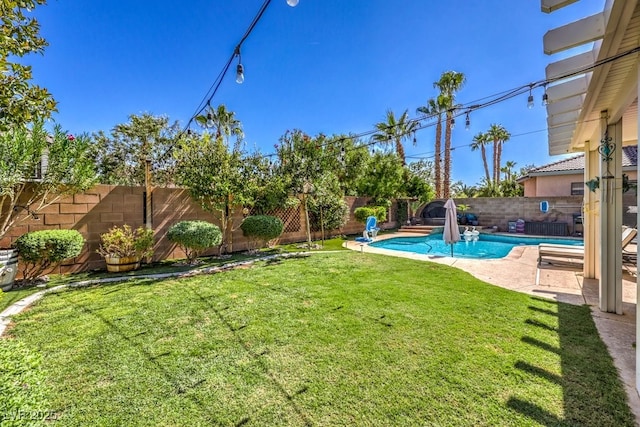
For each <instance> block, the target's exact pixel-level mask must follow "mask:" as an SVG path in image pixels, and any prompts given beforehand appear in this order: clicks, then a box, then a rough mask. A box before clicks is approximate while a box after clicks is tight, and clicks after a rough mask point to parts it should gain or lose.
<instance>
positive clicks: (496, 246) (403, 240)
mask: <svg viewBox="0 0 640 427" xmlns="http://www.w3.org/2000/svg"><path fill="white" fill-rule="evenodd" d="M460 237H461V238H462V236H460ZM539 243H560V244H563V245H574V246H582V245H583V241H582V240H577V239H562V238H544V237H529V236H523V235H519V236H504V235H497V234H481V235H480V236H479V239H478V240H477V241H469V242H467V241H465V240H464V239H462V240H461V241H459V242H458V243H456V244H454V245H453V256H454V257H457V258H479V259H495V258H503V257H505V256H507V254H508V253H509V252H511V249H513V248H514V247H515V246H521V245H537V244H539ZM369 246H374V247H376V248H382V249H391V250H394V251H402V252H414V253H417V254H424V255H436V256H451V245H447V244H445V243H444V241H443V240H442V233H439V234H430V235H428V236H420V237H393V238H390V239H385V240H379V241H377V242H373V243H370V244H369Z"/></svg>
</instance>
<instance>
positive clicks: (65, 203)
mask: <svg viewBox="0 0 640 427" xmlns="http://www.w3.org/2000/svg"><path fill="white" fill-rule="evenodd" d="M144 191H145V189H144V187H126V186H111V185H98V186H96V187H94V188H92V189H91V190H88V191H87V192H85V193H82V194H76V195H74V196H72V197H68V198H65V199H62V200H60V201H59V202H57V203H54V204H52V205H50V206H48V207H46V208H45V209H44V210H42V211H40V212H39V213H38V217H39V219H37V220H34V219H28V220H26V221H24V222H21V223H20V224H19V225H17V226H16V227H14V228H13V229H12V230H11V231H10V232H9V234H8V235H7V236H5V237H4V238H3V239H2V240H0V248H6V247H9V246H10V245H11V243H12V242H14V241H15V240H16V239H17V238H18V237H20V236H21V235H23V234H24V233H27V232H30V231H36V230H45V229H72V230H77V231H79V232H80V233H81V234H82V235H83V236H84V238H85V239H86V244H85V246H84V249H83V251H82V253H81V254H80V255H79V256H78V257H76V258H74V259H72V260H69V261H67V262H65V263H64V264H63V265H62V266H61V267H60V269H59V272H62V273H68V272H76V271H87V270H94V269H105V268H106V267H105V262H104V259H103V258H102V257H101V256H100V255H99V254H97V253H96V249H97V248H98V246H99V245H100V234H102V233H104V232H106V231H108V230H109V228H111V227H113V226H115V225H124V224H128V225H130V226H131V227H133V228H137V227H140V226H144V214H145V212H144ZM345 200H346V202H347V204H348V205H349V212H350V216H349V220H348V222H347V223H346V224H345V226H344V227H343V228H342V229H340V230H331V231H325V235H326V236H335V235H338V234H357V233H361V232H362V230H363V229H364V226H363V225H362V224H360V223H358V222H357V221H356V220H355V219H354V215H353V212H354V210H355V209H356V208H358V207H360V206H364V205H366V204H367V202H368V200H369V199H368V198H360V197H346V198H345ZM236 211H237V214H236V215H235V216H234V229H235V231H233V238H232V240H233V251H234V252H237V251H244V250H247V248H248V247H247V243H248V242H247V239H245V237H244V236H243V235H242V230H240V228H239V225H240V223H241V221H242V218H243V216H242V213H241V212H242V209H241V208H240V209H236ZM390 212H391V214H392V217H390V218H389V221H388V222H387V223H385V224H383V225H382V228H393V227H395V225H396V224H395V222H394V221H395V207H393V206H392V208H391V209H390ZM274 214H276V215H277V216H281V219H283V221H284V222H285V233H283V234H282V236H281V237H280V239H279V242H280V243H293V242H303V241H306V239H307V235H306V231H305V230H306V227H305V218H304V211H303V209H302V208H301V207H298V208H295V209H292V210H288V211H286V212H285V211H283V212H276V213H274ZM183 220H204V221H209V222H212V223H214V224H217V225H219V223H218V221H216V220H215V219H214V217H213V215H211V214H210V213H208V212H205V211H204V210H202V209H201V208H200V206H199V205H198V204H197V203H195V202H193V200H192V199H191V197H190V196H189V193H188V191H187V190H185V189H180V188H155V189H154V190H153V191H152V224H153V230H154V237H155V245H154V255H153V260H154V261H158V260H164V259H176V258H184V253H183V252H182V251H181V250H180V249H179V248H177V247H176V246H175V245H174V244H173V243H172V242H170V241H169V240H168V239H167V238H166V234H167V231H168V229H169V227H171V225H173V224H175V223H176V222H178V221H183ZM312 238H313V239H320V238H321V235H320V233H319V232H315V233H313V232H312ZM216 253H217V249H214V250H211V251H209V252H207V253H205V255H213V254H216Z"/></svg>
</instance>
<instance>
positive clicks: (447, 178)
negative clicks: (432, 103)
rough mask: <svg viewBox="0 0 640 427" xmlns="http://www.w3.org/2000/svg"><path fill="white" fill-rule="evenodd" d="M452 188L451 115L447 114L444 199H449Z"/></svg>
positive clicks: (443, 183)
mask: <svg viewBox="0 0 640 427" xmlns="http://www.w3.org/2000/svg"><path fill="white" fill-rule="evenodd" d="M450 187H451V113H447V123H446V127H445V132H444V179H443V182H442V197H443V198H444V199H448V198H449V191H450Z"/></svg>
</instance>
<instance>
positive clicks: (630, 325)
mask: <svg viewBox="0 0 640 427" xmlns="http://www.w3.org/2000/svg"><path fill="white" fill-rule="evenodd" d="M424 235H425V234H424V233H407V232H402V233H390V234H384V235H380V236H378V238H377V240H382V239H388V238H392V237H409V236H416V237H419V236H424ZM345 247H346V248H348V249H351V250H354V251H360V252H364V253H375V254H382V255H388V256H396V257H402V258H410V259H415V260H420V261H431V262H437V263H439V264H445V265H449V266H451V267H456V268H459V269H461V270H464V271H466V272H468V273H470V274H471V275H473V276H474V277H476V278H478V279H480V280H483V281H485V282H487V283H490V284H492V285H495V286H500V287H502V288H506V289H511V290H513V291H516V292H523V293H527V294H529V295H534V296H537V297H543V298H549V299H553V300H555V301H559V302H564V303H568V304H574V305H582V304H587V305H589V306H590V307H591V316H592V317H593V320H594V322H595V324H596V327H597V329H598V333H599V334H600V337H601V338H602V341H604V343H605V345H606V346H607V348H608V350H609V354H611V357H612V358H613V362H614V364H615V366H616V368H617V369H618V372H619V373H620V378H621V379H622V381H623V383H624V387H625V390H626V392H627V397H628V400H629V407H630V408H631V410H632V411H633V413H634V414H635V416H636V424H638V425H639V426H640V396H638V392H637V391H636V380H635V372H636V361H635V357H636V355H635V353H636V349H635V348H634V346H635V341H636V301H637V299H636V278H635V277H634V276H633V275H632V274H631V273H634V274H635V271H629V270H625V272H624V274H623V283H622V287H623V292H622V301H623V313H624V314H622V315H617V314H612V313H605V312H602V311H600V309H599V308H598V303H599V289H598V280H595V279H585V278H584V277H583V275H582V266H581V265H578V264H576V268H559V267H552V266H550V267H542V268H540V269H538V247H537V246H517V247H515V248H513V250H511V252H510V253H509V255H507V256H506V257H504V258H500V259H465V258H455V257H453V258H452V257H446V256H434V255H422V254H416V253H411V252H401V251H394V250H389V249H382V248H376V247H373V246H369V245H368V244H362V243H360V242H355V241H348V242H346V243H345ZM537 274H538V275H539V276H538V278H536V275H537ZM536 283H537V284H536Z"/></svg>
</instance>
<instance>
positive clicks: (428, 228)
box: [398, 225, 442, 234]
mask: <svg viewBox="0 0 640 427" xmlns="http://www.w3.org/2000/svg"><path fill="white" fill-rule="evenodd" d="M434 228H442V226H441V225H440V226H438V225H403V226H402V227H400V229H399V230H398V231H400V232H407V233H423V234H429V233H431V232H432V231H433V229H434Z"/></svg>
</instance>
